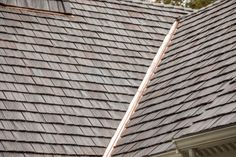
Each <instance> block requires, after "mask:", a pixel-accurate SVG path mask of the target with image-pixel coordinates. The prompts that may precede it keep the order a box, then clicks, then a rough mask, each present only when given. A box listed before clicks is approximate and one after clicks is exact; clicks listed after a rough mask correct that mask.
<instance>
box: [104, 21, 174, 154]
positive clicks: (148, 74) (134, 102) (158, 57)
mask: <svg viewBox="0 0 236 157" xmlns="http://www.w3.org/2000/svg"><path fill="white" fill-rule="evenodd" d="M178 23H179V22H178V20H176V21H175V22H174V24H173V25H172V27H171V29H170V31H169V33H168V34H167V35H166V37H165V39H164V41H163V43H162V45H161V47H160V48H159V50H158V52H157V54H156V56H155V57H154V59H153V61H152V63H151V65H150V67H149V68H148V70H147V72H146V75H145V77H144V79H143V81H142V83H141V85H140V86H139V88H138V91H137V92H136V94H135V96H134V98H133V100H132V101H131V103H130V105H129V108H128V110H127V111H126V113H125V115H124V117H123V119H122V121H121V122H120V124H119V126H118V128H117V130H116V132H115V134H114V136H113V137H112V139H111V141H110V143H109V145H108V146H107V149H106V151H105V153H104V155H103V157H110V156H111V154H112V151H113V149H114V147H115V146H116V144H117V142H118V140H119V139H120V137H121V134H122V132H123V131H124V130H125V126H126V124H127V123H128V121H129V119H130V117H131V115H132V114H133V113H134V112H135V110H136V108H137V106H138V104H139V101H140V100H141V97H142V96H143V94H144V91H145V89H146V88H147V85H148V83H149V82H150V79H151V77H152V76H153V75H154V71H155V69H156V68H157V67H158V65H159V64H160V62H161V59H162V57H163V55H164V53H165V51H166V50H167V47H168V46H169V43H170V41H171V39H172V37H173V35H174V33H175V31H176V29H177V26H178Z"/></svg>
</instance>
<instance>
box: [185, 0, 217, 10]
mask: <svg viewBox="0 0 236 157" xmlns="http://www.w3.org/2000/svg"><path fill="white" fill-rule="evenodd" d="M214 1H215V0H191V1H190V2H189V3H187V7H190V8H193V9H200V8H202V7H205V6H207V5H209V4H211V3H213V2H214Z"/></svg>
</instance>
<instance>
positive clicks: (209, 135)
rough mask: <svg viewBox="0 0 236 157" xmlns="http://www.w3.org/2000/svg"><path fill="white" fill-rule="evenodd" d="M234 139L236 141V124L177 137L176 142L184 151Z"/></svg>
mask: <svg viewBox="0 0 236 157" xmlns="http://www.w3.org/2000/svg"><path fill="white" fill-rule="evenodd" d="M232 141H236V125H234V126H230V127H225V128H221V129H217V130H213V131H209V132H203V133H200V134H196V135H192V136H189V137H183V138H180V139H176V140H174V143H175V145H176V147H177V148H178V149H179V150H180V151H182V150H188V149H192V148H198V147H200V146H201V147H204V146H208V147H209V146H210V145H214V144H219V143H230V142H232Z"/></svg>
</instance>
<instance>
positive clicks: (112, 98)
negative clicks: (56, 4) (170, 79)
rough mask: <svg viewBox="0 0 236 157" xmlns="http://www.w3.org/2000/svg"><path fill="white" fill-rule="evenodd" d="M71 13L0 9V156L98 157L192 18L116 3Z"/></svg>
mask: <svg viewBox="0 0 236 157" xmlns="http://www.w3.org/2000/svg"><path fill="white" fill-rule="evenodd" d="M37 1H38V0H37ZM70 5H71V9H72V14H73V16H69V15H63V14H53V13H50V14H49V13H48V12H37V11H32V10H30V9H28V10H25V9H20V8H17V9H16V8H14V7H6V6H0V10H1V11H0V73H1V74H0V84H1V85H0V99H1V101H0V120H1V121H0V131H1V132H3V134H1V133H0V138H1V140H0V154H3V155H6V156H7V155H9V156H13V155H15V154H17V156H20V155H24V156H37V155H38V156H42V155H58V156H63V155H65V156H66V155H70V156H101V155H102V154H103V153H104V151H105V148H106V146H107V145H108V143H109V141H110V139H111V137H112V136H113V134H114V132H115V130H116V128H117V126H118V124H119V122H120V120H121V119H122V117H123V115H124V113H125V111H126V109H127V108H128V104H129V103H130V101H131V99H132V97H133V95H134V94H135V92H136V90H137V88H138V86H139V84H140V82H141V81H142V79H143V77H144V75H145V73H146V70H147V68H148V66H149V64H150V63H151V60H152V59H153V56H154V55H155V53H156V51H157V50H158V48H159V46H160V44H161V41H162V40H163V38H164V37H165V35H166V33H167V32H168V30H169V28H170V26H171V24H172V23H173V22H174V21H175V19H176V18H177V17H178V16H181V15H185V14H186V13H187V11H185V10H183V9H180V8H177V9H175V8H170V7H166V8H165V7H164V6H155V5H153V4H144V5H141V4H140V3H136V2H130V1H118V0H112V1H110V0H99V1H97V0H83V1H81V0H70ZM50 9H52V10H53V11H54V10H55V8H50ZM3 148H4V149H3ZM14 153H15V154H14Z"/></svg>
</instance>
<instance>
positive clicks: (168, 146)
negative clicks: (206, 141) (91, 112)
mask: <svg viewBox="0 0 236 157" xmlns="http://www.w3.org/2000/svg"><path fill="white" fill-rule="evenodd" d="M235 11H236V3H235V1H230V0H222V1H217V3H215V4H213V5H212V6H209V7H207V8H205V9H202V10H200V11H198V12H195V13H193V14H191V15H187V16H186V17H182V18H180V22H179V26H178V29H177V31H176V33H175V35H174V37H173V39H172V42H171V44H170V45H169V48H168V51H167V52H166V54H165V55H164V58H163V60H162V62H161V64H160V65H159V67H158V68H157V70H156V71H155V74H154V76H153V78H152V79H151V80H150V83H149V85H148V87H147V90H146V91H145V93H144V95H143V97H142V99H141V101H140V103H139V106H138V108H137V110H136V111H135V113H134V114H133V115H132V116H131V119H130V121H129V122H128V124H127V125H126V129H125V131H124V132H123V133H122V136H121V139H120V140H119V141H118V144H117V145H116V147H115V149H114V151H113V156H131V155H132V156H150V155H157V154H160V153H163V152H166V151H169V150H172V149H175V146H174V145H173V142H172V140H173V139H177V138H180V137H182V136H188V135H191V134H197V133H199V132H203V131H207V130H210V129H216V128H218V127H223V126H228V125H235V117H236V112H235V77H236V73H235V60H236V58H235V52H236V49H235V48H236V45H235V40H236V38H235V35H236V29H235V24H236V22H235V18H236V16H235V15H236V14H235V13H236V12H235Z"/></svg>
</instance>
